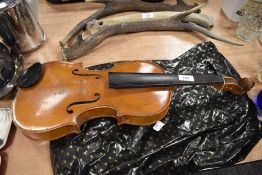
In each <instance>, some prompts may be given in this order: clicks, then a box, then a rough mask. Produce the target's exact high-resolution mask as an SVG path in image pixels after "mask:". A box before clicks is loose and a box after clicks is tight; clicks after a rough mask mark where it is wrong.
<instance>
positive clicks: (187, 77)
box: [178, 75, 195, 81]
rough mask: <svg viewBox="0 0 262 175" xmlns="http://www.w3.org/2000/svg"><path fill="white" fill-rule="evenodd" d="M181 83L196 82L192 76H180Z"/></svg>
mask: <svg viewBox="0 0 262 175" xmlns="http://www.w3.org/2000/svg"><path fill="white" fill-rule="evenodd" d="M178 79H179V80H180V81H195V80H194V76H192V75H178Z"/></svg>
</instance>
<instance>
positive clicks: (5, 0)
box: [0, 0, 17, 12]
mask: <svg viewBox="0 0 262 175" xmlns="http://www.w3.org/2000/svg"><path fill="white" fill-rule="evenodd" d="M16 2H17V0H0V12H2V11H4V10H6V9H8V8H10V7H13V6H14V5H15V4H16Z"/></svg>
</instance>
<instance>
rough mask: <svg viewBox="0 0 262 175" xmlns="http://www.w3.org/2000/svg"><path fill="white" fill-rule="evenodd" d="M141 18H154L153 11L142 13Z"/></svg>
mask: <svg viewBox="0 0 262 175" xmlns="http://www.w3.org/2000/svg"><path fill="white" fill-rule="evenodd" d="M142 18H143V19H149V18H154V13H152V12H150V13H142Z"/></svg>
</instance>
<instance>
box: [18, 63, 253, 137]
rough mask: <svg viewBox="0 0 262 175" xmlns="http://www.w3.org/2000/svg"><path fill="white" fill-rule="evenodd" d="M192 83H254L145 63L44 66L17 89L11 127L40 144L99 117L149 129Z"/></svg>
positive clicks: (244, 87)
mask: <svg viewBox="0 0 262 175" xmlns="http://www.w3.org/2000/svg"><path fill="white" fill-rule="evenodd" d="M195 84H208V85H211V86H213V87H214V88H216V89H218V90H223V91H230V92H232V93H234V94H236V95H241V94H243V93H245V92H247V91H248V90H249V89H251V88H252V86H253V85H254V84H253V82H252V81H250V80H249V79H247V78H243V79H242V80H241V82H240V84H238V83H237V81H236V80H235V79H234V78H231V77H224V76H219V75H196V76H195V75H194V76H193V75H173V74H165V72H164V70H163V69H162V68H161V67H160V66H159V65H157V64H155V63H152V62H146V61H132V62H122V63H117V64H114V67H113V68H111V69H108V70H87V69H84V68H83V66H82V64H81V63H78V64H73V63H65V62H58V61H57V62H48V63H45V64H43V65H42V73H41V77H40V79H39V80H38V81H37V83H36V84H34V85H33V86H30V87H26V88H19V89H18V91H17V94H16V98H15V100H14V102H13V114H14V123H15V124H16V126H17V127H18V128H20V129H21V130H22V132H23V133H24V134H25V135H27V136H28V137H30V138H33V139H45V140H54V139H58V138H61V137H63V136H66V135H68V134H71V133H79V132H80V126H81V125H82V124H83V123H85V122H87V121H88V120H91V119H95V118H99V117H113V118H115V119H116V120H117V123H118V124H130V125H149V124H152V123H155V122H157V121H159V120H161V119H162V118H163V117H164V116H165V115H166V113H167V111H168V109H169V104H170V101H171V95H172V92H173V90H174V89H175V88H176V87H177V86H181V85H195Z"/></svg>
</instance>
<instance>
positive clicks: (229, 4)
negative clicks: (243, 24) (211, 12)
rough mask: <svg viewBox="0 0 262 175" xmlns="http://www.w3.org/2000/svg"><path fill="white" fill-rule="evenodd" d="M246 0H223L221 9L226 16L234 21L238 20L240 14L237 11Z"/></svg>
mask: <svg viewBox="0 0 262 175" xmlns="http://www.w3.org/2000/svg"><path fill="white" fill-rule="evenodd" d="M247 1H248V0H230V1H229V0H224V1H223V4H222V10H223V12H224V14H225V15H226V17H227V18H228V19H229V20H231V21H234V22H238V21H239V19H240V17H241V15H240V14H239V13H238V11H239V10H240V9H241V8H242V7H243V5H244V4H245V3H247Z"/></svg>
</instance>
